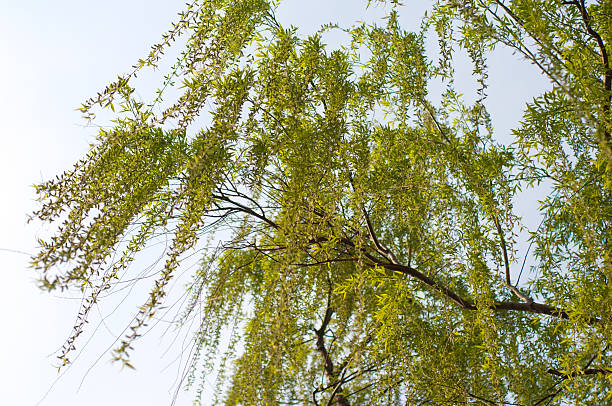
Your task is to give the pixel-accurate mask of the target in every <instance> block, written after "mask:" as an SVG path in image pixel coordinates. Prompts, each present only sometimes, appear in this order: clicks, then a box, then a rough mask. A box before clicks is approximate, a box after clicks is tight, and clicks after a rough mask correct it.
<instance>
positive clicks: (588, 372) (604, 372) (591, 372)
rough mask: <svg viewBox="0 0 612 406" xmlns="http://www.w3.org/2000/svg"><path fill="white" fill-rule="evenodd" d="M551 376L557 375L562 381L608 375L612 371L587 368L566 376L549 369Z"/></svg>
mask: <svg viewBox="0 0 612 406" xmlns="http://www.w3.org/2000/svg"><path fill="white" fill-rule="evenodd" d="M546 372H548V373H549V374H551V375H555V376H558V377H559V378H562V379H568V378H573V377H575V376H583V375H604V376H605V375H608V374H612V369H608V368H585V369H581V370H580V371H574V372H570V373H569V374H564V373H563V372H560V371H557V370H556V369H552V368H551V369H549V370H548V371H546Z"/></svg>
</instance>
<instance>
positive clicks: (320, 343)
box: [315, 284, 350, 406]
mask: <svg viewBox="0 0 612 406" xmlns="http://www.w3.org/2000/svg"><path fill="white" fill-rule="evenodd" d="M330 300H331V284H330V292H329V294H328V297H327V309H325V316H324V317H323V321H322V322H321V327H319V328H318V329H315V334H316V336H317V351H319V353H320V354H321V356H322V357H323V368H324V370H325V374H326V375H327V379H329V380H330V381H332V382H333V381H335V380H336V378H337V377H338V373H337V372H335V371H334V363H333V361H332V359H331V356H330V355H329V352H328V350H327V348H326V347H325V332H326V330H327V326H328V325H329V322H330V321H331V317H332V315H333V313H334V309H332V307H331V306H330ZM342 383H343V380H342V379H340V380H339V381H338V383H337V385H336V386H335V388H334V391H333V393H332V396H331V397H330V399H329V402H328V405H329V404H330V403H331V402H332V401H333V400H334V399H335V400H336V401H337V402H338V404H339V405H340V406H350V403H349V401H348V400H347V399H346V398H345V397H344V396H343V395H342Z"/></svg>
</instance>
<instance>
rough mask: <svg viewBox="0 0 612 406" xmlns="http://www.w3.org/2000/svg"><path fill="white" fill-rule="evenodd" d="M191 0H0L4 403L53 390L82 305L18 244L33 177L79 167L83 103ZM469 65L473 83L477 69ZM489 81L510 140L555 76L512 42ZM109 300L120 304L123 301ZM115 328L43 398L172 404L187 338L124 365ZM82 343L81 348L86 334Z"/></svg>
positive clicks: (349, 0)
mask: <svg viewBox="0 0 612 406" xmlns="http://www.w3.org/2000/svg"><path fill="white" fill-rule="evenodd" d="M406 3H407V4H412V6H411V7H412V8H409V7H408V6H407V7H404V14H405V16H411V15H412V16H415V15H420V14H421V13H422V10H424V8H425V7H424V6H425V5H426V4H427V3H429V2H425V1H418V0H413V1H407V2H406ZM183 4H184V2H183V1H168V0H166V1H159V0H154V1H151V0H148V1H147V0H121V1H119V0H106V1H103V2H89V1H82V0H81V1H76V0H57V1H54V2H49V1H42V0H30V1H13V2H9V1H8V0H2V2H1V3H0V80H1V81H2V82H1V83H2V87H1V89H2V97H0V165H1V172H0V173H1V174H2V175H1V176H2V191H3V193H2V199H1V200H0V206H1V207H0V226H1V228H0V249H2V250H0V309H2V312H1V313H0V315H1V316H2V325H3V327H4V328H3V333H2V334H1V335H0V365H1V367H0V404H3V405H34V404H36V403H37V402H38V401H39V400H40V399H41V398H42V397H43V395H44V394H45V392H46V391H47V390H48V389H49V386H50V385H51V383H52V382H53V380H54V379H55V378H56V377H57V372H56V370H55V369H54V368H53V365H55V360H54V358H53V356H49V355H50V354H52V353H53V352H54V351H56V350H57V349H58V348H59V347H60V346H61V345H62V343H63V341H64V339H65V338H66V337H67V335H68V333H69V332H70V328H71V326H72V322H73V319H74V317H75V312H76V311H77V309H78V301H75V300H63V299H59V298H57V297H54V296H52V295H49V294H46V293H43V292H40V291H38V289H37V288H36V286H35V277H36V275H35V273H34V272H32V271H30V270H29V269H28V268H27V262H28V257H27V256H26V255H23V254H20V253H18V252H11V251H7V250H15V251H23V252H27V253H31V252H33V251H34V250H35V237H36V235H38V234H40V233H42V232H44V230H40V224H36V223H35V224H33V225H27V226H26V225H25V219H26V213H28V212H30V211H31V210H32V209H33V208H34V207H35V205H34V203H33V200H32V199H33V197H34V193H33V189H32V187H31V185H32V184H34V183H37V182H40V181H41V180H43V179H48V178H50V177H52V176H54V175H56V174H58V173H60V172H61V171H62V170H65V169H67V168H69V167H70V166H71V164H72V163H73V162H75V161H76V160H77V159H79V158H80V157H81V156H82V155H83V154H84V153H85V152H86V151H87V149H88V144H89V142H90V141H91V140H92V137H93V136H94V135H95V132H96V131H95V128H92V127H85V126H84V125H85V124H86V123H85V122H83V121H82V120H81V119H80V116H79V113H78V112H76V111H74V109H75V108H76V107H78V106H79V105H80V103H81V102H82V101H83V100H85V99H86V98H88V97H90V96H92V95H94V94H95V93H96V92H97V91H99V90H101V89H103V88H104V86H105V85H106V84H107V83H108V82H109V81H111V80H112V79H113V78H114V77H116V75H117V74H119V73H123V72H126V71H128V70H129V67H130V66H131V65H132V64H133V63H134V62H135V61H136V60H137V59H138V58H139V57H142V56H144V55H145V54H146V52H147V50H148V47H149V45H151V44H152V43H154V42H156V41H157V39H158V38H159V37H160V34H161V33H162V32H163V31H165V30H166V29H167V28H168V27H169V25H170V22H171V21H172V20H173V19H174V17H175V15H176V12H177V11H179V10H180V9H181V7H182V6H183ZM360 4H361V3H359V2H357V1H355V0H342V1H340V0H338V1H334V0H329V1H321V0H317V1H297V0H291V1H286V2H285V3H284V4H283V7H282V8H281V10H280V11H279V15H278V17H279V20H280V21H281V23H291V24H294V25H297V26H299V27H301V28H302V32H304V33H311V32H312V31H313V30H314V29H315V27H318V25H319V24H321V23H325V22H329V21H337V22H341V23H342V22H344V23H346V22H348V21H352V20H356V19H363V18H364V13H363V12H362V6H360ZM363 4H365V3H363ZM380 12H381V10H373V11H370V12H369V13H368V14H369V15H376V14H380ZM405 21H409V18H406V19H405ZM460 73H462V74H463V75H464V76H465V77H466V78H467V79H466V83H468V82H467V81H469V69H467V68H466V69H465V71H464V72H460ZM490 84H491V88H490V89H489V94H490V99H489V100H490V101H489V104H490V107H491V112H492V114H493V118H494V122H495V123H497V124H498V126H499V128H500V130H501V131H500V133H499V136H500V139H502V140H505V141H507V140H508V139H509V137H508V134H509V133H508V129H509V128H510V126H512V125H513V123H516V122H517V120H518V119H519V117H520V109H521V106H522V105H523V101H524V100H526V98H527V97H529V96H530V95H535V94H536V93H537V92H538V91H539V90H541V89H542V88H543V86H544V85H545V84H544V82H543V81H542V80H541V79H540V78H538V75H537V73H536V72H535V70H534V69H533V67H531V66H530V65H528V64H526V63H524V62H517V57H512V56H511V55H510V54H509V53H508V52H505V53H500V54H499V57H497V58H494V59H492V60H491V74H490ZM466 87H467V88H468V89H469V88H470V86H469V85H467V84H466ZM144 289H145V290H146V287H144ZM135 305H137V303H135ZM106 309H110V311H112V307H111V308H108V307H107V308H106ZM133 309H134V307H132V308H128V313H126V314H127V315H128V316H129V314H130V313H129V312H130V311H132V310H133ZM107 311H108V310H107ZM109 328H110V330H111V332H108V331H107V330H106V327H105V326H102V327H101V329H100V330H99V331H100V334H99V335H98V338H97V339H94V340H92V342H91V343H90V344H88V347H87V350H86V352H85V354H84V355H83V356H82V357H81V358H79V360H78V362H77V363H76V364H75V366H74V367H73V368H72V369H69V370H67V373H66V374H65V375H64V376H63V377H62V378H61V379H60V380H59V381H58V382H57V384H56V385H55V386H54V387H53V389H52V390H51V392H50V393H49V395H48V396H47V397H46V398H45V400H44V401H43V402H42V403H41V405H66V406H71V405H82V404H87V405H91V406H95V405H109V404H115V405H139V404H149V405H165V404H169V400H170V399H171V397H172V395H171V394H172V393H173V390H174V389H175V387H174V386H173V383H174V379H175V377H176V375H177V367H176V364H172V365H171V366H170V367H168V368H166V369H165V370H163V369H164V368H165V367H166V366H167V365H168V364H169V363H171V362H172V360H173V356H172V354H175V355H176V354H177V350H176V348H177V347H172V348H173V349H171V350H170V351H169V352H168V354H167V355H165V356H162V355H163V354H162V353H163V352H164V351H166V349H167V348H168V347H169V346H170V345H171V344H172V340H171V338H172V333H169V334H168V335H166V337H165V338H164V339H162V340H161V341H160V338H159V334H157V335H156V334H151V335H150V336H147V337H145V338H144V339H143V340H141V341H140V342H139V343H138V346H137V350H136V352H135V353H134V363H135V366H136V368H137V370H136V371H129V370H124V371H119V369H120V368H119V366H118V365H116V364H111V363H110V362H109V358H110V357H109V355H108V354H104V351H105V349H106V348H107V347H108V346H109V345H111V344H112V335H111V333H112V332H113V331H116V330H114V329H115V327H114V326H110V327H109ZM79 343H80V345H79V347H80V348H82V347H83V345H84V340H81V341H79ZM160 343H161V344H160ZM99 356H101V358H100V361H99V362H98V363H97V364H95V361H96V359H97V358H98V357H99ZM94 364H95V365H94ZM92 366H93V368H91V371H90V372H89V374H88V375H87V377H86V379H85V381H84V383H83V385H82V386H81V389H80V391H79V392H77V387H78V386H79V385H80V382H81V379H82V378H83V376H84V375H85V374H86V372H87V371H88V369H89V368H90V367H92ZM162 370H163V372H162ZM176 404H177V405H189V404H191V395H190V394H187V395H185V396H180V397H179V399H178V401H177V403H176Z"/></svg>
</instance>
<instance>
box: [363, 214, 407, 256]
mask: <svg viewBox="0 0 612 406" xmlns="http://www.w3.org/2000/svg"><path fill="white" fill-rule="evenodd" d="M362 210H363V215H364V217H365V220H366V225H367V227H368V234H369V236H370V240H371V241H372V243H373V244H374V246H375V247H376V251H378V252H379V253H380V254H381V255H382V256H383V257H385V258H387V260H389V262H391V263H393V264H399V261H398V260H397V257H396V256H395V254H393V252H392V251H391V250H390V249H389V248H387V247H386V246H384V245H383V244H381V243H380V241H379V240H378V238H377V237H376V233H375V232H374V227H372V222H371V221H370V216H369V215H368V212H367V210H366V209H365V207H363V208H362Z"/></svg>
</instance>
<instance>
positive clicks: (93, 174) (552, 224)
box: [33, 0, 612, 406]
mask: <svg viewBox="0 0 612 406" xmlns="http://www.w3.org/2000/svg"><path fill="white" fill-rule="evenodd" d="M275 3H276V2H275V1H273V0H196V1H194V2H193V3H192V4H190V5H188V6H187V8H186V10H185V11H184V12H183V13H181V14H180V16H179V20H178V21H177V22H176V23H175V24H174V25H173V28H172V29H171V30H170V31H169V32H168V33H166V34H165V35H164V36H163V40H162V42H161V43H159V44H158V45H155V46H154V47H152V49H151V52H150V54H149V55H148V56H147V57H146V58H144V59H142V60H139V61H138V63H137V64H136V65H135V66H134V69H133V71H132V73H130V74H128V75H125V76H121V77H119V78H118V79H117V81H115V82H114V83H112V84H110V85H109V86H108V87H107V88H106V89H105V90H104V91H103V92H101V93H100V94H98V95H97V96H95V97H94V98H92V99H90V100H88V101H87V102H85V103H84V104H83V106H82V109H81V110H82V111H83V113H84V115H85V116H86V117H87V118H89V119H94V112H95V110H96V109H103V110H104V109H106V110H107V111H109V112H110V111H112V112H115V111H116V113H114V114H115V119H114V121H113V126H112V127H109V128H104V129H102V130H100V133H99V137H98V140H97V143H96V144H95V145H94V146H92V149H91V151H90V152H89V154H88V155H87V156H86V157H85V158H84V159H83V160H81V161H79V162H78V163H77V164H76V165H75V166H74V168H73V169H72V170H70V171H67V172H66V173H64V174H62V175H61V176H59V177H57V178H56V179H54V180H51V181H48V182H46V183H43V184H41V185H38V186H37V188H36V189H37V192H38V194H39V199H40V202H41V206H40V209H39V210H38V211H37V212H36V213H35V214H34V216H33V217H34V218H37V219H39V220H41V221H43V222H51V223H52V224H55V225H56V228H55V230H56V232H55V234H54V235H52V236H51V237H50V238H48V239H46V240H41V242H40V244H41V247H40V251H39V253H38V255H37V256H36V257H34V258H33V266H34V267H36V268H37V269H38V270H40V272H41V284H42V286H43V287H44V288H46V289H49V290H55V289H60V290H64V289H75V288H76V289H80V290H81V291H82V294H83V297H84V301H83V307H82V309H81V312H80V314H79V318H78V319H77V321H76V323H75V326H74V330H73V332H72V334H71V336H70V337H69V339H68V341H67V342H66V345H65V346H64V348H63V350H62V352H61V354H60V355H59V358H60V360H61V362H62V363H63V364H66V363H68V362H69V358H70V355H71V351H72V350H73V349H74V348H75V346H76V345H77V344H78V340H77V338H78V336H79V335H80V334H81V333H82V331H83V330H84V328H85V326H86V320H87V319H88V317H89V313H90V311H91V309H92V307H93V306H94V304H95V303H96V302H97V301H98V300H99V299H100V298H101V296H102V295H103V293H104V292H106V291H108V290H112V289H114V288H115V287H116V285H117V284H118V283H119V282H120V281H122V279H123V278H124V277H125V275H126V272H127V271H128V269H129V267H130V264H131V263H132V262H133V261H134V258H136V256H137V254H138V253H139V252H140V251H142V250H143V249H144V248H145V247H147V246H148V245H149V244H150V242H151V241H153V240H154V239H155V237H156V236H157V235H159V234H160V233H163V234H164V235H166V236H169V240H170V241H171V242H170V245H169V247H168V249H167V250H166V251H165V253H164V261H165V262H164V263H163V264H161V265H160V267H159V268H158V269H156V270H155V271H156V272H155V273H151V274H150V275H151V279H149V281H152V285H151V290H150V294H149V296H148V300H147V301H146V303H143V304H142V306H141V307H140V308H139V309H136V311H137V315H136V317H135V318H134V321H133V323H132V325H131V326H130V329H129V330H128V334H127V335H125V336H124V337H122V338H121V339H120V340H119V344H118V345H117V347H116V348H115V350H114V352H113V356H114V358H115V359H116V360H118V361H120V362H123V363H125V365H128V366H130V359H129V356H130V352H131V350H132V345H133V344H134V342H135V341H136V340H137V338H138V337H139V335H140V334H141V333H142V330H143V329H144V328H145V326H146V325H147V324H148V323H149V322H150V320H151V318H152V317H154V315H155V314H156V312H158V311H159V310H160V308H161V307H162V306H164V305H165V299H166V298H167V294H168V286H169V283H170V281H171V280H172V279H173V277H175V275H176V273H177V272H178V270H179V269H180V268H181V263H182V260H183V259H184V258H185V256H186V255H189V254H191V253H193V252H194V250H197V249H200V248H202V247H204V246H206V245H207V244H208V242H210V244H209V245H210V246H211V247H215V246H216V248H215V249H213V248H210V249H208V250H207V251H205V253H204V254H202V258H201V265H200V267H199V268H198V269H197V270H196V271H194V275H193V283H192V285H190V286H189V287H188V293H189V295H190V300H188V301H187V302H186V303H185V304H184V307H183V309H182V312H183V320H192V319H193V318H197V319H198V323H199V325H200V328H199V329H198V331H197V333H196V334H195V336H194V343H195V348H196V351H195V352H193V353H192V354H191V370H190V373H189V374H188V376H187V379H186V380H185V381H184V383H185V384H187V385H195V387H197V385H200V381H198V378H197V377H199V376H200V371H203V373H204V374H205V373H206V372H207V371H210V369H211V368H214V369H216V370H217V372H219V374H218V376H219V377H220V380H219V384H218V393H217V396H216V399H217V401H218V402H219V403H222V404H228V405H235V404H244V405H247V404H249V405H250V404H328V405H329V404H339V405H342V406H345V405H349V404H350V405H362V404H411V405H412V404H463V403H466V404H484V405H502V404H513V405H514V404H516V405H546V404H559V405H560V404H579V405H589V404H590V405H603V404H606V402H610V401H611V399H612V366H611V365H612V354H611V353H612V348H610V339H611V335H612V319H611V316H610V315H611V314H612V299H611V294H610V292H611V287H612V285H611V284H612V257H611V253H612V235H611V232H610V221H611V220H612V205H611V204H610V203H611V197H612V172H611V168H612V166H611V165H612V151H611V147H612V142H611V139H610V133H611V129H612V120H611V115H610V97H611V94H612V93H611V90H610V89H611V80H612V70H611V67H610V61H609V55H610V53H611V52H612V46H611V44H612V29H611V28H612V27H611V25H612V2H610V1H609V0H601V1H595V2H589V3H588V4H587V3H586V2H585V1H584V0H573V1H559V0H551V1H536V0H439V1H438V2H437V3H436V4H435V5H434V6H433V7H432V8H431V9H430V11H429V12H428V14H427V15H426V16H425V17H424V18H423V20H422V23H421V25H420V28H419V29H418V30H417V31H416V32H409V31H406V30H405V29H403V28H402V24H401V19H400V17H399V16H400V15H401V14H402V13H410V7H411V5H410V3H407V4H406V5H402V4H399V3H398V2H389V3H390V4H389V5H388V6H389V10H390V11H389V13H388V15H387V17H386V18H385V19H384V20H383V21H379V22H378V23H377V24H374V23H372V24H369V23H368V24H366V23H356V24H355V25H354V26H352V27H348V28H341V27H337V26H334V25H329V26H324V27H322V28H321V31H320V32H319V34H317V35H313V36H310V37H308V38H300V37H298V36H297V34H296V30H294V29H292V28H288V27H283V26H281V25H280V24H279V23H278V22H277V20H276V18H275V16H274V10H275V7H276V6H277V4H275ZM360 6H363V7H365V4H364V5H360ZM331 18H333V16H330V19H331ZM336 31H337V32H340V33H343V35H346V36H347V38H348V45H347V46H346V47H339V48H338V49H330V48H329V47H326V46H325V44H324V43H323V39H322V38H324V36H325V35H326V34H327V33H329V32H336ZM179 39H180V40H179ZM431 39H434V41H431ZM436 41H437V44H438V48H437V49H436V50H434V52H433V53H434V54H436V55H439V59H432V58H431V57H428V56H427V55H431V54H432V53H431V52H429V53H426V49H425V48H426V44H436ZM174 43H177V44H181V46H182V48H181V49H182V51H181V52H180V55H179V56H178V58H177V60H176V63H175V64H174V65H173V66H172V68H171V69H170V71H169V72H168V75H167V76H166V77H165V79H164V80H163V83H162V84H161V85H160V88H159V90H158V92H157V94H156V96H155V98H154V99H153V100H150V101H143V100H141V99H140V98H139V97H136V96H135V94H136V92H135V87H133V84H134V81H135V80H136V78H137V75H138V74H139V73H140V72H141V71H144V70H147V69H155V68H157V67H158V64H159V63H160V61H161V60H162V59H161V58H162V57H163V55H164V53H165V52H167V51H168V49H169V47H170V46H171V45H173V44H174ZM498 47H506V48H510V49H512V50H513V51H515V52H517V53H520V54H521V55H522V56H523V57H524V58H525V60H526V62H530V63H532V64H535V65H536V66H537V68H538V69H539V70H540V71H541V73H542V75H545V76H546V77H547V80H549V81H550V83H551V86H550V90H549V91H547V92H545V93H544V94H542V95H541V96H540V97H537V98H535V99H533V100H531V101H528V102H527V103H526V105H525V108H524V116H523V119H522V121H521V122H520V123H517V124H516V127H515V130H514V131H513V137H514V141H513V142H512V143H511V144H507V145H504V144H502V143H501V142H500V141H499V137H498V136H497V134H496V133H495V127H494V124H495V123H492V122H491V120H490V118H489V115H488V113H487V110H486V108H485V101H486V97H487V94H486V93H487V77H488V74H487V63H486V60H487V56H488V55H489V54H490V53H491V52H492V51H493V50H494V49H495V48H498ZM458 52H465V53H466V54H467V55H468V56H469V59H470V60H471V63H472V68H473V73H474V75H475V78H476V80H477V82H478V87H479V88H478V90H477V91H476V95H475V97H474V99H475V100H476V101H475V102H473V103H471V102H470V103H467V102H466V101H465V100H466V99H465V98H463V97H462V96H461V95H460V94H459V93H458V91H457V90H456V88H455V86H454V80H453V78H454V67H455V61H454V56H455V55H456V54H457V53H458ZM434 81H437V82H438V83H443V86H442V92H441V95H439V97H438V96H436V97H437V98H434V97H432V96H430V95H429V94H428V89H430V88H429V87H428V83H432V82H434ZM434 100H437V101H436V102H434ZM202 122H203V123H204V124H201V123H202ZM538 188H544V190H547V195H546V197H545V198H543V200H541V201H540V202H539V205H538V204H536V203H534V204H533V205H532V210H533V211H534V213H530V215H535V212H536V211H537V212H538V213H539V214H538V215H539V216H540V218H541V223H540V225H539V227H538V228H537V229H535V230H525V229H524V226H523V220H522V218H521V215H524V213H517V212H516V210H515V209H514V208H513V203H515V202H516V199H517V198H518V197H519V196H523V197H524V196H529V193H532V192H533V190H536V189H538ZM527 233H528V234H527ZM525 235H528V236H529V241H530V242H531V245H530V247H531V250H530V251H529V252H526V250H525V247H524V246H521V247H522V248H521V249H520V250H519V248H518V247H519V244H518V241H519V239H520V238H522V237H521V236H525ZM217 242H219V243H217ZM525 260H526V261H527V265H525ZM524 268H527V269H524ZM145 283H146V282H141V283H140V285H139V286H140V287H141V288H143V287H145V285H144V284H145ZM232 326H234V327H235V328H229V329H228V327H232ZM218 354H220V356H219V357H217V355H218ZM215 362H216V363H215ZM215 365H216V366H215ZM200 393H201V391H200ZM201 396H203V397H204V398H206V399H208V398H209V396H210V394H201Z"/></svg>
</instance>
